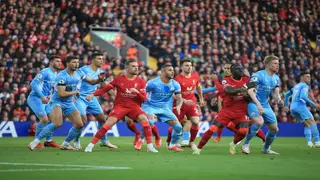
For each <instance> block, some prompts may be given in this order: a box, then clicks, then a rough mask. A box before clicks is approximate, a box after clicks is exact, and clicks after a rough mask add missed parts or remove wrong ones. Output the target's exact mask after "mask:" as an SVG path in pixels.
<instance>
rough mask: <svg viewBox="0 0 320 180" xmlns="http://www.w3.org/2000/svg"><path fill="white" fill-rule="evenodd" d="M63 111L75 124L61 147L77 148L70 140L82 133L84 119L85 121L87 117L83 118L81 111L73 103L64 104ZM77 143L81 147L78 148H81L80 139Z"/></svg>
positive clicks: (64, 148) (67, 148)
mask: <svg viewBox="0 0 320 180" xmlns="http://www.w3.org/2000/svg"><path fill="white" fill-rule="evenodd" d="M63 113H64V115H65V116H66V117H68V119H69V120H70V121H71V122H72V124H73V126H72V128H71V129H70V130H69V132H68V135H67V137H66V138H65V140H64V141H63V142H62V144H61V149H62V150H77V149H75V148H73V147H72V146H71V145H70V142H71V141H72V140H74V139H75V138H76V137H77V136H80V135H81V132H82V128H83V126H84V124H83V121H85V120H86V119H82V118H81V116H80V112H79V111H78V109H77V108H76V106H75V105H74V104H73V103H67V104H64V107H63ZM75 144H77V145H79V147H77V148H81V146H80V143H79V140H78V143H77V142H76V143H75Z"/></svg>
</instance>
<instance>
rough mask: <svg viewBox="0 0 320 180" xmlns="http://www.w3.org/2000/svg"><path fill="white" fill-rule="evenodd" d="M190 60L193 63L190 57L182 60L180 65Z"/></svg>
mask: <svg viewBox="0 0 320 180" xmlns="http://www.w3.org/2000/svg"><path fill="white" fill-rule="evenodd" d="M187 62H190V63H191V64H192V61H191V60H190V59H184V60H182V61H180V66H182V65H183V64H184V63H187Z"/></svg>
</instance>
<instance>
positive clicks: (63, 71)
mask: <svg viewBox="0 0 320 180" xmlns="http://www.w3.org/2000/svg"><path fill="white" fill-rule="evenodd" d="M66 75H67V71H66V70H62V71H60V72H59V73H58V75H57V77H61V76H66Z"/></svg>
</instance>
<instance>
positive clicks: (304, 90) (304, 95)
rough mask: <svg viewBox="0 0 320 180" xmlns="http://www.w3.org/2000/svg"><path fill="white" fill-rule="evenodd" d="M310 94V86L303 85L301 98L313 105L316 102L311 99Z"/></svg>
mask: <svg viewBox="0 0 320 180" xmlns="http://www.w3.org/2000/svg"><path fill="white" fill-rule="evenodd" d="M308 96H309V87H308V86H303V87H302V88H301V98H302V99H303V100H305V101H306V102H307V103H308V104H310V105H311V106H315V105H316V104H315V103H314V102H313V101H311V100H310V99H309V97H308Z"/></svg>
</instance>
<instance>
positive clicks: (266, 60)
mask: <svg viewBox="0 0 320 180" xmlns="http://www.w3.org/2000/svg"><path fill="white" fill-rule="evenodd" d="M273 60H279V58H278V57H277V56H274V55H269V56H266V57H265V58H264V60H263V63H264V64H269V63H270V62H272V61H273Z"/></svg>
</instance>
